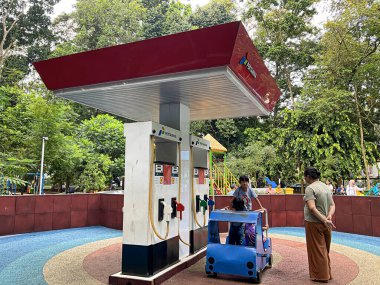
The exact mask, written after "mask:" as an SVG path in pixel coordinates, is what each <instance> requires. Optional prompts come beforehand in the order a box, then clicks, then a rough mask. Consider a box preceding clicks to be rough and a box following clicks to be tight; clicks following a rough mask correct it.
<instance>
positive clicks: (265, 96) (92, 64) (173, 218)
mask: <svg viewBox="0 0 380 285" xmlns="http://www.w3.org/2000/svg"><path fill="white" fill-rule="evenodd" d="M34 66H35V68H36V70H37V72H38V73H39V74H40V76H41V78H42V80H43V82H44V84H45V85H46V87H47V88H48V89H49V90H51V91H53V92H54V94H55V95H56V96H59V97H61V98H65V99H68V100H72V101H75V102H78V103H80V104H83V105H86V106H90V107H93V108H96V109H99V110H102V111H104V112H108V113H111V114H114V115H117V116H120V117H124V118H127V119H130V120H132V121H134V122H132V123H126V124H125V126H124V135H125V190H124V196H123V197H119V196H120V195H111V194H108V195H105V194H103V195H100V194H99V195H98V194H88V195H86V194H83V195H74V196H73V198H71V197H69V198H70V202H69V201H68V198H66V197H63V198H65V199H66V200H67V201H65V202H64V203H67V207H66V209H67V208H69V209H75V211H73V210H71V211H72V212H71V214H70V215H71V220H70V222H69V223H68V224H67V223H66V224H65V226H62V227H59V225H57V224H56V226H55V227H54V224H53V226H52V227H50V226H49V227H48V226H45V227H43V226H42V225H40V228H37V229H39V230H48V231H49V230H53V229H64V228H77V227H84V226H94V225H102V226H105V227H106V229H107V228H114V229H119V230H120V229H121V228H122V239H120V240H112V243H104V244H102V245H99V246H98V247H97V248H96V250H95V249H94V250H93V251H90V250H88V256H90V255H91V254H93V255H91V256H92V257H91V258H89V259H87V261H86V259H85V258H86V257H85V255H82V257H81V258H82V259H80V258H79V259H78V260H83V264H84V265H83V266H84V267H85V265H86V266H87V267H86V268H87V269H86V272H87V275H91V276H93V279H94V280H95V279H97V280H98V281H99V280H103V279H99V278H97V277H96V275H97V274H98V273H97V272H96V271H97V270H99V271H101V270H100V269H99V268H100V265H99V264H97V263H96V259H98V260H100V258H101V257H102V258H104V259H102V260H104V261H105V262H104V263H103V267H107V266H108V264H107V263H112V264H113V265H114V267H115V266H117V267H118V268H119V269H118V271H119V272H118V273H116V274H113V273H115V272H112V274H110V275H112V276H110V277H109V279H108V276H106V277H107V281H108V282H109V284H160V283H163V282H165V280H167V279H169V278H172V279H171V280H172V281H173V282H175V283H180V282H182V283H183V282H186V281H187V282H192V283H193V282H195V283H199V284H202V283H205V284H206V283H207V284H222V283H218V282H222V280H220V279H210V278H207V277H206V275H205V272H204V265H203V264H202V265H201V267H202V271H203V272H202V275H197V274H192V273H191V272H190V273H188V271H186V268H187V267H189V266H192V265H194V264H195V265H194V266H196V264H198V263H199V262H202V261H199V260H202V258H203V257H204V256H205V254H206V247H207V243H208V242H209V241H210V236H208V234H209V230H208V229H209V227H208V224H209V219H210V213H211V212H213V211H214V210H215V209H221V208H223V207H225V206H227V205H228V203H229V201H230V197H227V196H214V194H215V193H214V192H213V193H211V195H210V185H212V183H213V181H212V177H211V171H210V163H211V162H212V161H210V142H209V141H208V140H205V139H203V138H200V137H196V136H194V135H192V134H191V133H190V122H191V121H196V120H211V119H219V118H235V117H247V116H265V115H268V114H269V113H270V112H271V111H272V109H273V107H274V106H275V104H276V102H277V100H278V98H279V96H280V90H279V88H278V87H277V85H276V82H275V81H274V79H273V78H272V76H271V75H270V73H269V71H268V69H267V68H266V67H265V64H264V62H263V60H262V59H261V57H260V55H259V53H258V51H257V49H256V48H255V46H254V45H253V43H252V40H251V39H250V37H249V35H248V33H247V31H246V30H245V28H244V26H243V24H242V23H241V22H233V23H228V24H224V25H219V26H215V27H210V28H204V29H199V30H194V31H189V32H184V33H179V34H174V35H169V36H164V37H159V38H154V39H149V40H143V41H139V42H134V43H128V44H124V45H119V46H113V47H108V48H103V49H99V50H93V51H88V52H82V53H78V54H73V55H68V56H64V57H59V58H54V59H50V60H46V61H42V62H37V63H34ZM211 160H212V159H211ZM75 196H77V197H80V198H77V197H75ZM10 198H12V199H8V200H7V201H6V202H5V203H9V205H10V206H7V207H5V208H4V209H5V210H2V208H0V218H1V216H2V215H5V214H4V213H8V212H7V211H8V210H6V209H11V208H12V205H13V204H14V205H18V204H17V203H24V202H17V201H21V200H20V199H24V200H23V201H25V200H26V199H29V197H17V199H18V200H16V198H15V197H10ZM13 198H14V199H13ZM63 198H60V197H54V198H49V196H48V195H47V196H46V197H34V200H33V203H39V202H38V200H39V199H45V201H50V202H49V203H51V205H52V206H51V211H52V213H53V214H52V216H54V212H55V210H56V207H57V209H58V208H59V207H61V208H62V209H61V212H63V211H65V210H66V209H64V208H65V207H64V206H58V205H59V204H61V203H62V202H61V200H62V199H63ZM337 198H339V199H338V200H343V199H346V198H347V199H348V198H349V199H350V205H351V207H352V210H351V215H352V217H351V220H352V221H353V219H354V218H353V217H354V216H355V215H356V214H357V216H363V215H364V216H365V215H366V214H363V213H362V212H360V211H362V210H360V211H359V212H360V213H357V209H359V208H360V207H359V206H360V205H364V204H363V203H364V202H363V201H364V197H363V198H362V197H355V198H362V199H363V200H361V201H359V202H355V201H354V198H352V201H351V198H350V197H337ZM60 199H61V200H60ZM76 199H82V200H81V201H82V202H77V201H75V200H76ZM260 199H262V200H261V201H262V203H263V206H264V207H266V208H267V209H268V212H267V213H266V215H267V217H266V223H267V225H266V226H268V224H269V225H270V226H277V227H285V226H286V227H291V228H278V229H277V231H276V229H275V230H274V239H273V246H274V247H273V254H274V263H273V266H274V268H277V269H276V270H277V271H276V270H275V271H274V273H273V274H274V276H282V278H285V277H286V278H288V279H286V278H285V279H286V280H285V279H284V280H285V281H286V282H291V280H293V279H292V277H291V276H289V273H291V272H293V271H294V272H295V271H296V268H295V265H294V264H293V265H292V263H291V262H292V258H293V260H294V261H299V257H300V256H301V255H302V254H301V255H300V253H299V252H297V250H296V249H297V248H300V247H301V245H300V244H302V243H303V241H302V234H300V232H299V231H298V229H299V228H295V227H301V226H302V225H303V212H302V208H303V202H302V196H296V195H295V196H293V197H286V195H277V197H271V195H267V197H263V198H261V197H260ZM4 201H5V200H4ZM84 201H86V202H84ZM12 203H13V204H12ZM69 203H70V204H69ZM365 203H367V204H368V203H369V204H368V205H373V206H372V209H378V205H380V204H379V201H378V200H373V201H372V200H369V201H367V200H366V202H365ZM24 204H25V207H28V206H26V204H27V203H24ZM84 204H85V205H86V207H85V208H84V206H83V205H84ZM336 204H337V209H338V211H339V207H342V208H343V207H345V206H344V203H340V202H339V201H336ZM367 204H366V205H367ZM7 205H8V204H7ZM20 205H21V204H20ZM53 205H54V206H53ZM55 205H57V206H55ZM90 205H91V206H90ZM354 205H356V206H354ZM375 206H376V207H375ZM14 207H15V209H16V210H15V211H14V212H15V213H16V212H17V209H21V206H14ZM17 207H19V208H17ZM90 207H92V208H90ZM355 207H356V208H355ZM34 209H37V207H34V208H33V211H34ZM369 209H371V206H370V207H369ZM1 211H2V212H1ZM30 211H31V209H30ZM115 211H117V212H115ZM363 211H364V210H363ZM3 212H4V213H3ZM78 212H81V213H78ZM12 213H13V212H12ZM26 213H28V214H29V212H23V213H22V214H23V215H26ZM49 213H50V212H49ZM84 213H85V214H84ZM109 213H113V214H109ZM115 213H117V214H115ZM217 213H218V212H216V214H214V215H211V220H210V221H211V224H212V223H213V222H214V223H217V222H219V221H222V219H221V218H220V216H219V215H218V214H217ZM354 213H356V214H354ZM38 214H40V213H38ZM114 214H115V216H116V217H117V218H116V224H115V222H114V219H115V218H114V217H115V216H114ZM8 215H9V216H10V215H11V213H10V212H9V213H8ZM15 215H16V214H15ZM20 215H21V214H20ZM31 215H32V213H30V217H28V219H29V220H28V221H29V222H30V221H31V219H32V218H31ZM83 215H85V216H86V221H84V220H80V219H82V217H83ZM93 215H94V216H95V215H97V216H96V217H97V219H98V220H96V221H95V220H94V218H93V217H94V216H93ZM342 215H343V214H342V212H341V213H340V214H339V213H337V218H336V219H339V220H336V221H334V222H336V224H337V230H338V231H339V230H341V231H344V232H355V231H354V228H353V226H352V225H353V222H351V223H350V225H351V226H352V231H349V230H347V227H348V222H347V219H346V218H347V217H343V216H342ZM344 215H348V213H347V212H345V213H344ZM16 216H17V215H16ZM369 216H370V218H369V219H370V220H371V222H370V224H371V226H370V231H371V233H370V234H369V232H368V231H367V232H365V231H364V228H360V229H359V230H358V231H359V232H357V231H356V232H355V233H359V234H366V235H369V236H372V237H368V239H367V241H368V243H369V244H371V245H372V246H374V247H376V248H377V245H376V243H377V242H378V238H377V237H375V236H379V235H380V232H379V230H378V228H377V226H376V225H379V222H380V220H379V217H378V216H379V213H378V212H376V211H375V210H373V213H372V212H371V213H369ZM57 217H58V219H62V216H58V215H57ZM254 217H255V218H258V217H259V220H258V222H257V224H260V231H261V230H262V229H261V213H260V214H254ZM15 219H16V218H14V221H13V223H14V224H15V223H16V220H15ZM19 219H21V217H20V218H19ZM36 219H37V212H36V213H34V212H33V223H34V225H36V223H37V222H36V221H37V220H36ZM90 219H92V220H91V223H90V222H89V221H90ZM334 219H335V217H334ZM79 220H80V221H82V222H76V223H73V222H72V221H79ZM363 220H365V221H367V220H368V219H366V218H363ZM239 221H240V220H239ZM41 223H42V222H41ZM52 223H53V221H52ZM11 224H12V220H9V225H11ZM24 224H25V225H24ZM24 224H22V223H20V226H19V228H18V232H17V231H13V232H11V229H10V226H9V231H5V234H12V233H22V232H24V233H25V232H35V231H37V230H35V229H34V228H32V227H31V226H30V224H28V222H25V223H24ZM27 224H28V225H29V227H28V226H27ZM22 225H24V226H25V228H26V230H24V231H22V230H21V231H20V228H21V227H22ZM263 225H264V224H263ZM339 227H340V228H339ZM223 229H224V230H223ZM282 229H284V230H282ZM368 229H369V226H368V227H366V230H368ZM91 230H92V229H89V230H88V233H86V235H90V236H91V235H92V234H93V235H94V237H95V236H96V234H95V233H93V232H91ZM95 230H96V231H97V230H98V229H95ZM109 230H110V229H109ZM271 230H272V229H271ZM99 231H101V235H100V237H99V238H98V239H95V238H94V239H93V240H88V241H87V242H93V243H94V244H95V243H96V242H100V240H101V239H102V238H103V239H104V238H105V237H108V238H116V237H117V236H118V233H117V232H116V230H115V232H113V231H107V232H106V231H104V232H103V230H99ZM219 231H220V232H221V233H223V232H226V231H227V230H226V224H221V226H220V228H219ZM0 233H1V234H4V233H2V232H1V231H0ZM270 233H271V232H270ZM77 234H78V233H77ZM266 234H267V235H268V229H267V232H266ZM347 235H349V234H347ZM363 237H364V236H363ZM218 238H219V236H218ZM0 242H1V240H0ZM338 243H339V242H338ZM276 244H277V245H276ZM120 245H121V263H120V262H119V261H118V260H117V259H115V257H114V255H112V254H109V252H116V251H117V250H118V249H116V246H119V247H120ZM74 246H78V247H83V246H85V245H83V244H80V243H79V242H78V243H73V245H72V247H73V249H72V250H73V252H74V250H75V247H74ZM106 246H107V247H106ZM112 246H115V248H114V247H112ZM276 246H277V247H276ZM345 247H350V250H351V253H352V252H354V253H357V254H358V256H359V255H360V253H363V252H364V253H363V255H362V257H363V256H365V257H368V256H369V257H368V258H369V259H368V260H371V261H373V262H375V263H376V262H378V261H379V260H380V250H379V252H378V253H375V254H371V253H370V252H369V251H368V250H366V249H365V248H362V247H360V246H354V245H351V244H349V243H348V242H347V243H341V245H339V246H335V247H333V250H335V251H336V252H337V253H336V256H335V255H334V258H337V259H336V260H338V261H340V262H342V263H343V264H346V265H347V268H351V267H352V268H354V269H353V270H352V271H351V273H348V274H344V272H343V271H342V274H341V273H339V274H340V275H339V274H337V276H341V277H342V279H341V280H343V279H344V278H346V279H344V280H347V282H348V281H352V280H356V279H355V278H357V277H358V276H359V277H360V278H362V279H360V278H359V277H358V278H359V279H358V281H357V282H359V281H360V282H363V280H365V277H363V276H366V273H365V272H367V271H365V269H364V265H363V262H364V261H363V262H362V261H361V259H360V258H359V257H358V259H355V258H356V257H355V256H354V254H351V255H350V254H348V253H347V252H348V251H347V248H345ZM351 247H352V248H353V247H355V249H352V248H351ZM378 247H379V248H380V246H378ZM70 248H71V247H69V246H68V247H67V248H65V250H66V249H67V250H69V249H70ZM104 248H107V249H108V250H109V251H108V252H107V250H103V249H104ZM82 249H83V248H82ZM110 249H112V250H114V251H110ZM119 250H120V249H119ZM218 250H219V249H218ZM264 250H265V249H264V247H263V248H262V251H263V252H264ZM355 250H356V251H357V252H356V251H355ZM58 253H59V250H58V249H57V252H56V254H57V255H56V256H58V255H60V257H59V258H60V259H57V261H55V262H56V263H54V261H51V260H53V256H54V255H49V256H48V257H47V258H51V260H49V262H50V263H46V264H45V265H42V266H43V267H44V269H43V274H44V275H43V276H44V278H45V279H44V280H45V281H44V282H47V283H49V284H75V278H74V277H72V278H73V281H72V283H70V282H68V283H65V282H67V280H66V281H65V278H64V276H65V275H70V274H69V272H71V271H70V270H67V271H65V267H64V268H63V269H62V270H61V272H60V273H59V272H55V275H54V274H53V273H52V272H53V268H55V267H57V266H58V265H57V264H59V263H58V260H60V262H61V264H62V262H63V261H64V260H66V262H67V263H70V262H71V261H70V260H71V259H73V257H70V255H66V256H65V255H63V252H62V253H61V254H58ZM95 253H96V254H95ZM270 253H272V248H271V249H270ZM220 254H221V255H223V253H220ZM263 254H265V253H263ZM334 254H335V253H334ZM338 255H339V256H338ZM292 256H293V257H292ZM347 256H348V257H347ZM105 257H107V258H105ZM362 257H361V258H362ZM54 258H55V256H54ZM57 258H58V257H57ZM65 258H66V259H65ZM276 258H277V261H276ZM265 259H266V260H268V259H269V256H265ZM352 259H354V260H356V264H354V263H355V262H351V261H352ZM285 261H286V262H285ZM86 262H87V263H86ZM91 262H93V263H91ZM197 262H198V263H197ZM209 262H210V259H207V266H210V264H209ZM271 262H272V260H271ZM301 262H302V261H301ZM63 263H64V262H63ZM65 264H66V263H65ZM91 264H92V266H91ZM95 264H97V266H98V267H96V266H95ZM271 265H272V263H271ZM298 265H299V264H298ZM49 266H50V267H49ZM263 266H265V264H263ZM276 266H277V267H276ZM334 266H335V265H334ZM336 266H339V265H338V264H337V265H336ZM376 266H377V268H378V267H379V265H376ZM114 267H113V268H114ZM67 268H69V267H67ZM70 268H73V267H70ZM94 268H97V269H94ZM32 269H33V268H32V266H31V270H32ZM356 269H357V271H355V270H356ZM7 270H8V269H7ZM33 270H34V269H33ZM278 270H280V271H278ZM292 270H293V271H292ZM339 270H340V269H339ZM339 270H338V269H337V271H339ZM362 270H364V271H362ZM181 271H183V272H181ZM195 271H196V270H195ZM195 271H193V273H194V272H195ZM206 271H207V270H206ZM62 272H63V273H62ZM110 272H111V271H110ZM178 272H181V273H178ZM339 272H340V271H339ZM355 272H356V273H355ZM359 272H364V273H363V274H364V275H363V274H362V273H361V275H360V274H359ZM379 272H380V271H379ZM177 273H178V274H177ZM49 274H50V275H49ZM81 274H82V273H81ZM175 274H177V275H176V276H174V275H175ZM270 274H271V273H268V275H270ZM355 274H356V275H355ZM376 274H377V273H376ZM376 274H375V275H376ZM53 275H54V278H56V279H54V278H53V277H51V278H52V279H49V278H50V277H49V276H53ZM60 275H62V276H60ZM103 275H105V274H103ZM377 275H378V274H377ZM377 275H376V276H377ZM0 276H1V270H0ZM73 276H75V274H74V275H73ZM82 276H85V275H82ZM94 276H95V277H94ZM173 276H174V277H173ZM199 276H202V277H199ZM284 276H285V277H284ZM67 278H69V277H67ZM102 278H104V276H103V277H102ZM173 278H174V279H173ZM176 278H177V279H176ZM181 278H182V279H181ZM189 278H190V279H191V278H194V279H191V280H189ZM202 278H203V279H202ZM305 278H306V279H307V276H305ZM58 279H59V280H61V281H59V282H58ZM47 280H53V281H51V282H48V281H47ZM91 280H92V279H91ZM94 280H93V281H92V283H91V284H104V282H103V283H96V282H98V281H96V282H95V281H94ZM263 280H267V281H268V283H266V284H276V283H275V282H274V281H273V280H272V279H270V276H269V277H268V278H267V279H263ZM236 281H239V280H236V279H231V278H229V277H227V279H226V280H224V281H223V282H224V283H226V284H231V282H236ZM240 281H241V280H240ZM293 281H294V280H293ZM301 281H302V282H301V283H297V282H295V283H293V284H305V283H304V280H301ZM77 282H79V281H77ZM271 282H272V283H271ZM0 283H1V281H0ZM21 283H22V282H21ZM21 283H20V284H21ZM77 284H79V283H77ZM80 284H89V283H86V282H80ZM168 284H169V283H168ZM336 284H346V283H336ZM362 284H363V283H362ZM374 284H375V283H374Z"/></svg>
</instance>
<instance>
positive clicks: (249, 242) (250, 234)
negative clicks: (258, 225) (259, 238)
mask: <svg viewBox="0 0 380 285" xmlns="http://www.w3.org/2000/svg"><path fill="white" fill-rule="evenodd" d="M255 230H256V229H255V225H254V224H245V227H244V236H245V245H246V246H255V243H256V232H255Z"/></svg>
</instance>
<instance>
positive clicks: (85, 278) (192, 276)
mask: <svg viewBox="0 0 380 285" xmlns="http://www.w3.org/2000/svg"><path fill="white" fill-rule="evenodd" d="M121 235H122V233H121V232H120V231H116V230H111V229H107V228H103V227H89V228H79V229H68V230H60V231H51V232H41V233H32V234H23V235H17V236H9V237H2V238H0V264H1V267H0V284H4V285H5V284H28V285H30V284H54V285H59V284H91V285H94V284H108V277H109V276H110V275H112V274H114V273H116V272H119V271H120V268H121V242H122V237H121ZM270 236H271V237H272V238H273V255H274V263H273V267H272V268H271V269H267V270H265V272H264V273H263V275H262V284H315V283H314V282H311V281H310V280H309V278H308V267H307V254H306V246H305V238H304V230H303V229H302V228H273V229H270ZM28 244H29V246H27V245H28ZM331 250H332V252H331V255H330V257H331V262H332V274H333V280H331V281H330V282H329V284H380V238H376V237H369V236H361V235H354V234H346V233H338V232H336V233H334V234H333V243H332V247H331ZM204 266H205V259H204V258H203V259H201V260H200V261H199V262H198V263H196V264H194V265H193V266H191V267H189V268H188V269H186V270H184V271H182V272H180V273H178V274H176V275H174V276H173V277H172V278H170V279H169V280H167V281H165V282H164V283H163V284H167V285H168V284H173V285H174V284H181V285H185V284H208V285H212V284H248V283H249V281H248V280H246V279H243V278H237V277H234V276H229V275H218V277H216V278H211V277H207V276H206V274H205V271H204Z"/></svg>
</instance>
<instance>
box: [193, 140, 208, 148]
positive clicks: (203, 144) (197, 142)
mask: <svg viewBox="0 0 380 285" xmlns="http://www.w3.org/2000/svg"><path fill="white" fill-rule="evenodd" d="M195 145H201V146H204V147H207V146H208V145H207V144H205V143H204V142H201V141H200V140H197V141H196V142H195Z"/></svg>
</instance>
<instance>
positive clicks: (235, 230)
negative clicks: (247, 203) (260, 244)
mask: <svg viewBox="0 0 380 285" xmlns="http://www.w3.org/2000/svg"><path fill="white" fill-rule="evenodd" d="M232 209H234V210H235V211H244V210H245V207H244V201H243V200H242V199H240V198H236V197H235V198H234V199H233V200H232ZM243 237H244V238H245V245H247V246H254V245H255V237H256V235H255V225H254V224H245V226H244V227H243V223H231V225H230V231H229V233H228V239H229V240H228V243H229V244H235V245H243V244H244V240H243Z"/></svg>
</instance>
